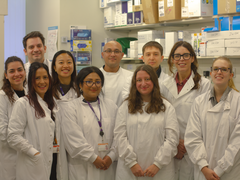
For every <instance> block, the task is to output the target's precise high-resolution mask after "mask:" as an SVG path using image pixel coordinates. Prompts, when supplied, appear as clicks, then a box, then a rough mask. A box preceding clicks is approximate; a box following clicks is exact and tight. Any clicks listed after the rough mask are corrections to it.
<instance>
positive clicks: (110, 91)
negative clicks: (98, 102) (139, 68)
mask: <svg viewBox="0 0 240 180" xmlns="http://www.w3.org/2000/svg"><path fill="white" fill-rule="evenodd" d="M100 70H101V71H102V73H103V75H104V86H103V87H102V93H103V95H104V96H105V97H106V98H108V99H111V100H112V101H113V102H114V103H115V104H116V105H117V106H118V107H119V106H121V104H122V102H123V100H124V99H122V90H123V86H124V85H125V83H126V79H127V77H128V76H132V74H133V72H131V71H128V70H126V69H123V68H121V67H119V70H118V71H117V72H116V73H113V72H106V71H105V70H104V69H103V68H102V67H101V68H100Z"/></svg>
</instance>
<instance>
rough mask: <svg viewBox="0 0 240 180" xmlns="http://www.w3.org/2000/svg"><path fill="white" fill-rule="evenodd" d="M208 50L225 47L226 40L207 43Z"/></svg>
mask: <svg viewBox="0 0 240 180" xmlns="http://www.w3.org/2000/svg"><path fill="white" fill-rule="evenodd" d="M207 45H208V48H218V47H225V40H224V39H219V40H210V41H208V42H207Z"/></svg>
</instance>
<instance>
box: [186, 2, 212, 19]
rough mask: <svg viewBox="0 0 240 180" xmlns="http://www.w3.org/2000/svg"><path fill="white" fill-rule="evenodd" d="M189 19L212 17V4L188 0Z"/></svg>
mask: <svg viewBox="0 0 240 180" xmlns="http://www.w3.org/2000/svg"><path fill="white" fill-rule="evenodd" d="M188 13H189V17H199V16H213V2H212V1H203V0H188Z"/></svg>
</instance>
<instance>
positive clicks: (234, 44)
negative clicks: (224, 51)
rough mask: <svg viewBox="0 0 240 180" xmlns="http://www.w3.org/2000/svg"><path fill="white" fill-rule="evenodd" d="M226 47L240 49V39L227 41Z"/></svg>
mask: <svg viewBox="0 0 240 180" xmlns="http://www.w3.org/2000/svg"><path fill="white" fill-rule="evenodd" d="M225 47H240V39H225Z"/></svg>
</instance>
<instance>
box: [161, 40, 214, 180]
mask: <svg viewBox="0 0 240 180" xmlns="http://www.w3.org/2000/svg"><path fill="white" fill-rule="evenodd" d="M168 65H169V70H170V72H171V73H172V76H170V77H169V78H167V79H166V80H164V81H163V82H162V83H161V84H160V89H161V94H162V96H163V97H165V98H166V99H167V100H168V101H169V102H170V103H171V104H172V105H173V106H174V108H175V110H176V114H177V119H178V123H179V130H180V135H179V138H180V139H179V145H178V154H177V155H176V156H175V170H176V172H175V174H176V180H192V179H193V164H192V163H191V161H190V159H189V157H188V154H187V151H186V149H185V147H184V140H183V139H184V134H185V130H186V126H187V122H188V117H189V114H190V110H191V106H192V103H193V101H194V99H195V98H196V97H197V96H199V95H201V94H203V93H204V92H207V91H208V90H209V88H210V85H211V83H210V81H209V80H208V79H206V78H204V77H201V75H200V74H199V73H198V72H197V70H198V61H197V57H196V54H195V52H194V50H193V48H192V46H191V45H190V44H189V43H188V42H185V41H179V42H177V43H175V45H174V46H173V48H172V50H171V52H170V54H169V57H168ZM173 65H174V66H175V68H176V69H177V72H176V73H174V72H173Z"/></svg>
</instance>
